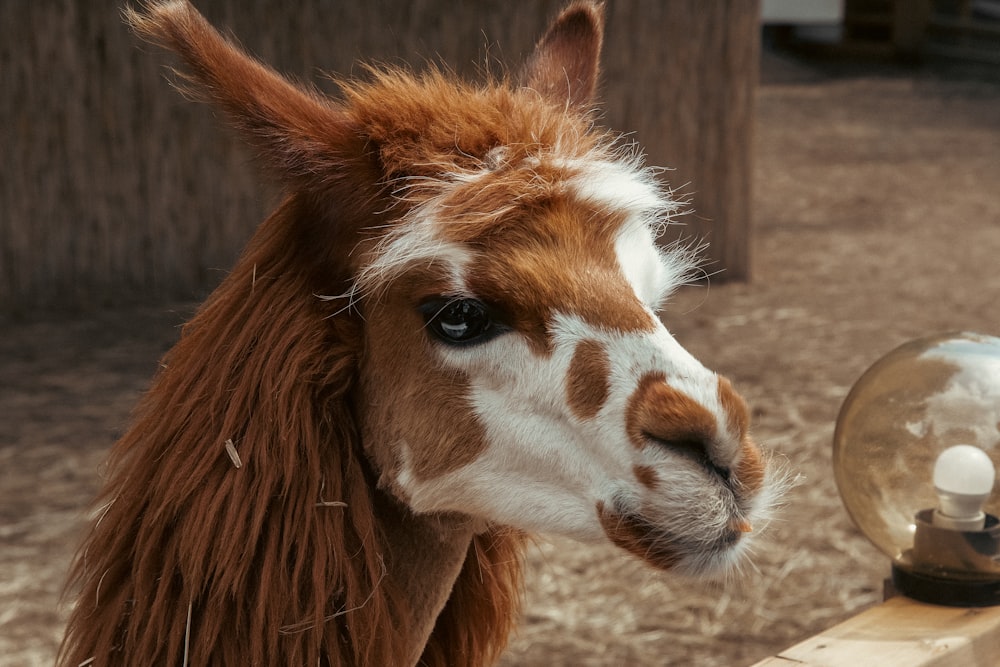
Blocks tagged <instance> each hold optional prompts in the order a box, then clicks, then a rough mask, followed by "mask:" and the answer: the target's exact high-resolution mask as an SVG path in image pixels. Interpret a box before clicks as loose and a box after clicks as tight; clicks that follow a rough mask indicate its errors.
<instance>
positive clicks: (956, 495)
mask: <svg viewBox="0 0 1000 667" xmlns="http://www.w3.org/2000/svg"><path fill="white" fill-rule="evenodd" d="M995 479H996V470H995V469H994V467H993V461H991V460H990V457H989V455H987V454H986V452H984V451H983V450H981V449H980V448H978V447H973V446H972V445H955V446H954V447H949V448H948V449H946V450H944V451H943V452H941V454H940V455H939V456H938V458H937V461H936V462H935V463H934V490H935V491H936V492H937V495H938V506H937V509H936V510H934V516H933V519H932V522H933V523H934V525H935V526H938V527H940V528H948V529H950V530H963V531H969V530H982V529H983V526H984V524H985V521H986V514H985V513H984V512H983V503H985V502H986V501H987V500H988V499H989V497H990V493H991V492H992V491H993V482H994V480H995Z"/></svg>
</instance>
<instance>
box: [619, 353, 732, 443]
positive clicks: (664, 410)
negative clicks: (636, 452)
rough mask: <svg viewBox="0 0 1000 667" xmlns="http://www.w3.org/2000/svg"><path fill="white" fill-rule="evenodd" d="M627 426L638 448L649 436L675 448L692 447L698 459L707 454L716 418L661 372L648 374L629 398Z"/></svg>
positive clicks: (630, 437)
mask: <svg viewBox="0 0 1000 667" xmlns="http://www.w3.org/2000/svg"><path fill="white" fill-rule="evenodd" d="M626 415H627V416H626V429H627V431H628V434H629V439H630V440H631V441H632V444H634V445H635V446H636V447H639V448H642V447H646V446H648V445H649V440H650V438H654V439H656V440H658V441H660V442H665V443H670V444H671V445H672V446H674V447H689V448H691V450H692V452H691V453H692V454H693V455H695V457H697V458H699V459H700V458H703V457H705V456H706V455H707V454H706V448H705V443H708V442H710V441H711V440H712V439H713V438H715V435H716V427H715V417H713V416H712V413H710V412H709V411H708V410H707V409H706V408H705V407H704V406H703V405H701V404H700V403H698V402H697V401H695V400H694V399H693V398H691V397H690V396H688V395H687V394H685V393H683V392H681V391H678V390H677V389H674V388H673V387H671V386H670V385H668V384H667V382H666V378H665V377H664V376H663V374H662V373H659V372H656V373H649V374H647V375H646V376H644V377H643V378H642V379H641V380H640V381H639V388H638V389H637V390H636V392H635V393H634V394H633V395H632V397H631V398H630V399H629V404H628V407H627V412H626Z"/></svg>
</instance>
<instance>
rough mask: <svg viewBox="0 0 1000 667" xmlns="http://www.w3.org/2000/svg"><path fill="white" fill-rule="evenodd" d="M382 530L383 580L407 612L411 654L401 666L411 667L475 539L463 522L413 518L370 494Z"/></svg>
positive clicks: (384, 496) (385, 499) (434, 517)
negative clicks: (391, 584) (389, 582)
mask: <svg viewBox="0 0 1000 667" xmlns="http://www.w3.org/2000/svg"><path fill="white" fill-rule="evenodd" d="M375 511H376V513H377V516H378V517H379V522H380V523H381V524H382V530H383V536H384V540H385V546H386V551H385V554H384V558H385V566H386V577H387V578H388V579H390V580H391V581H392V583H393V587H394V589H395V590H396V592H397V594H398V595H399V596H400V598H401V599H400V602H402V603H403V604H404V605H405V608H406V609H407V610H408V616H409V618H408V621H409V635H410V636H409V638H408V643H409V645H410V647H411V648H410V651H409V654H408V656H407V660H406V661H405V662H404V663H402V664H407V665H415V664H416V663H417V661H418V660H420V657H421V655H422V653H423V651H424V647H425V645H426V644H427V641H428V638H429V637H430V635H431V632H432V631H433V630H434V627H435V623H436V621H437V619H438V616H439V615H440V614H441V610H442V609H443V608H444V606H445V603H446V602H447V601H448V598H449V596H450V595H451V592H452V587H453V586H454V585H455V581H456V579H457V578H458V575H459V573H460V572H461V570H462V565H463V563H464V562H465V559H466V555H467V554H468V552H469V545H470V544H471V543H472V538H473V535H474V530H473V526H472V525H470V523H469V521H468V520H467V519H463V518H460V517H454V516H448V515H424V516H421V515H416V514H414V513H413V512H412V511H411V510H410V509H409V508H407V507H406V506H405V505H403V504H402V503H400V502H399V501H397V500H395V499H394V498H392V497H391V496H389V495H388V494H386V493H381V492H378V493H376V494H375Z"/></svg>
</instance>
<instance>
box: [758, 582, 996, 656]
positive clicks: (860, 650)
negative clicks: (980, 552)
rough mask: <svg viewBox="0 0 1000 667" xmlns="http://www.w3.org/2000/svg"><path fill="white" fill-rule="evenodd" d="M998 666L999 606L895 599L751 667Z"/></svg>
mask: <svg viewBox="0 0 1000 667" xmlns="http://www.w3.org/2000/svg"><path fill="white" fill-rule="evenodd" d="M793 665H794V666H796V667H861V666H863V665H878V667H996V666H997V665H1000V607H986V608H981V609H965V608H956V607H939V606H936V605H929V604H923V603H920V602H916V601H914V600H910V599H909V598H905V597H895V598H892V599H891V600H889V601H887V602H885V603H883V604H881V605H879V606H877V607H873V608H871V609H869V610H867V611H865V612H862V613H861V614H858V615H857V616H855V617H853V618H850V619H848V620H846V621H844V622H843V623H841V624H839V625H835V626H834V627H832V628H830V629H829V630H826V631H824V632H821V633H820V634H818V635H815V636H813V637H810V638H809V639H806V640H805V641H803V642H800V643H798V644H796V645H795V646H792V647H791V648H788V649H786V650H784V651H782V652H780V653H779V654H778V655H775V656H771V657H769V658H765V659H764V660H761V661H760V662H757V663H755V664H754V665H753V667H792V666H793Z"/></svg>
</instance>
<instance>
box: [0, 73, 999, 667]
mask: <svg viewBox="0 0 1000 667" xmlns="http://www.w3.org/2000/svg"><path fill="white" fill-rule="evenodd" d="M758 119H759V123H758V127H757V136H756V142H757V155H756V168H755V195H754V206H755V218H756V220H757V233H756V238H755V265H754V268H755V278H754V281H753V283H752V284H749V285H736V284H722V283H720V282H719V281H715V282H713V283H710V285H709V286H708V287H705V286H699V287H690V288H685V289H683V290H682V291H681V292H680V293H679V294H678V295H677V297H676V298H675V299H674V302H673V304H672V305H671V307H670V308H669V309H668V311H667V313H666V316H665V317H666V321H667V323H668V327H669V328H671V329H672V330H673V331H674V332H675V334H676V335H677V337H678V338H679V339H680V341H681V343H682V344H684V345H685V346H686V347H687V348H688V349H689V350H691V351H692V352H693V353H694V354H695V355H696V356H698V357H700V358H701V359H702V360H703V361H704V362H705V363H706V365H709V366H711V367H713V368H715V369H717V370H719V371H721V372H723V373H725V374H727V375H729V376H730V377H731V378H732V379H733V380H734V382H735V384H736V386H737V387H738V388H739V389H740V390H741V391H742V392H743V393H744V395H745V396H746V397H747V398H748V400H749V401H750V403H751V404H752V406H753V412H754V433H755V435H756V437H757V439H758V440H759V441H760V442H761V443H762V444H763V445H764V446H765V447H767V448H769V449H771V450H773V451H774V452H775V454H776V458H777V459H778V460H779V461H781V462H782V463H783V465H785V466H787V468H788V469H789V470H791V471H793V472H794V473H795V474H798V475H801V480H802V481H801V483H800V484H799V485H798V486H797V487H795V488H794V489H793V490H792V491H791V492H790V493H789V494H788V495H787V498H786V504H785V507H784V509H783V510H782V511H781V513H780V515H779V517H778V518H777V520H776V521H774V522H773V523H772V524H771V525H770V526H769V527H768V528H767V530H766V531H764V532H763V534H762V535H760V536H759V540H758V542H757V543H756V547H755V549H754V555H753V559H752V563H750V564H747V565H746V566H745V567H744V568H743V570H742V572H739V573H735V574H734V575H732V576H731V577H729V578H728V580H727V581H719V582H692V581H682V580H678V579H675V578H671V577H668V576H665V575H663V574H658V573H655V572H652V571H650V570H649V569H647V568H645V567H644V566H642V565H641V564H639V563H638V562H635V561H633V560H632V559H630V558H629V557H628V556H626V555H624V554H623V553H621V552H620V551H618V550H616V549H614V548H612V547H594V546H582V545H579V544H575V543H572V542H567V541H563V540H551V541H550V540H545V539H540V540H539V542H538V544H537V546H536V547H535V548H534V549H533V550H532V552H531V554H530V556H529V562H530V574H529V578H528V585H527V600H526V604H525V608H524V616H523V619H522V622H521V627H520V629H519V631H518V633H517V634H516V636H515V637H513V639H512V641H511V644H510V647H509V649H508V651H507V653H506V655H505V657H504V658H503V659H502V661H501V664H502V665H504V666H505V667H509V666H514V665H524V666H533V665H538V666H542V665H544V666H545V667H560V666H564V665H565V666H569V665H574V666H585V665H593V666H598V665H599V666H608V665H697V666H699V667H700V666H736V667H739V666H741V665H749V664H752V663H753V662H755V661H756V660H758V659H760V658H762V657H765V656H767V655H770V654H772V653H774V652H776V651H778V650H780V649H781V648H783V647H785V646H787V645H789V644H791V643H794V642H795V641H797V640H799V639H801V638H803V637H805V636H808V635H810V634H812V633H815V632H817V631H819V630H820V629H822V628H824V627H827V626H829V625H831V624H833V623H836V622H837V621H839V620H841V619H843V618H845V617H847V616H849V615H851V614H854V613H856V612H858V611H860V610H862V609H864V608H865V607H867V606H870V605H872V604H874V603H876V602H877V601H879V600H880V598H881V591H882V579H883V577H884V576H885V575H886V573H887V570H888V562H887V560H886V559H885V558H884V557H882V555H881V554H880V553H878V552H877V551H876V550H875V549H874V548H873V547H871V546H870V545H869V544H868V543H867V541H866V540H865V539H864V538H863V536H861V535H860V534H859V533H858V531H857V530H856V529H855V528H854V527H853V526H852V524H851V523H850V520H849V519H848V517H847V515H846V514H845V512H844V511H843V509H842V506H841V504H840V500H839V498H838V496H837V491H836V488H835V485H834V482H833V477H832V472H831V469H830V441H831V436H832V433H833V427H834V422H835V419H836V416H837V411H838V409H839V406H840V404H841V401H842V400H843V398H844V396H845V395H846V394H847V391H848V390H849V389H850V387H851V385H852V384H853V382H854V381H855V380H856V379H857V378H858V377H859V376H860V374H861V373H862V372H863V371H864V370H865V369H866V368H867V367H868V366H869V365H870V364H871V363H872V362H874V361H875V360H876V359H877V358H878V357H879V356H881V355H882V354H884V353H886V352H888V351H889V350H891V349H892V348H894V347H896V346H897V345H899V344H900V343H902V342H904V341H906V340H908V339H911V338H915V337H918V336H922V335H925V334H929V333H934V332H940V331H945V330H959V329H965V330H973V331H980V332H982V333H990V334H994V335H998V334H1000V308H998V303H1000V271H998V270H997V269H998V268H1000V79H998V78H996V77H995V76H993V75H990V76H983V73H982V72H978V73H977V72H972V73H970V71H969V70H967V69H966V68H954V67H949V68H943V67H930V68H927V67H925V68H921V69H901V68H897V67H891V66H879V67H878V68H874V69H873V68H871V67H867V68H865V67H859V66H850V67H845V66H842V65H838V66H836V67H834V66H832V65H830V64H823V63H816V62H805V61H802V60H795V59H792V58H790V57H788V56H781V57H778V56H774V55H766V56H765V59H764V67H763V76H762V85H761V88H760V94H759V106H758ZM191 308H192V306H191V305H189V304H183V305H174V306H165V307H144V308H135V309H129V310H123V311H118V312H102V313H98V314H94V315H89V316H87V317H74V318H55V317H49V318H43V319H38V320H35V321H30V322H18V323H10V322H2V321H0V663H2V664H3V665H5V666H7V667H14V666H22V665H24V666H27V665H47V664H51V662H52V658H53V655H54V652H55V649H56V647H57V645H58V642H59V639H60V636H61V632H62V624H63V622H64V618H65V614H66V608H65V605H61V604H60V602H59V593H60V589H61V586H62V582H63V578H64V574H65V570H66V567H67V565H68V562H69V559H70V556H71V554H72V551H73V548H74V545H75V543H76V541H77V539H78V537H79V532H80V528H81V525H82V522H83V518H84V516H85V514H86V509H87V505H88V503H89V501H90V499H91V497H92V496H93V494H94V493H95V491H96V487H97V483H98V475H99V471H100V468H101V462H102V460H103V458H104V456H105V454H106V451H107V449H108V447H109V446H110V445H111V443H112V442H113V441H114V440H115V438H116V436H117V435H118V434H120V433H121V431H122V430H123V428H124V427H125V424H126V422H127V417H128V413H129V410H130V407H131V406H132V404H133V403H134V401H135V399H136V396H137V394H138V393H139V392H140V391H142V389H143V387H144V386H145V385H146V383H147V382H148V379H149V378H150V376H151V375H152V373H153V371H154V370H155V368H156V363H157V359H158V358H159V356H160V355H161V354H162V353H163V352H164V351H165V350H166V349H167V348H168V347H169V346H170V345H171V343H172V341H173V340H175V338H176V336H177V332H178V329H177V325H179V324H180V322H182V321H183V319H184V318H185V317H186V316H187V315H189V314H190V312H191Z"/></svg>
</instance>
